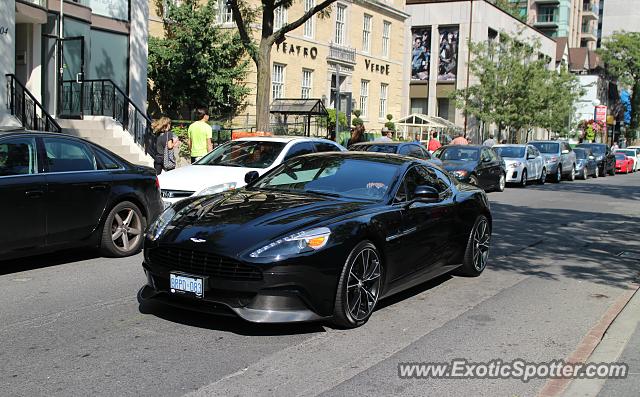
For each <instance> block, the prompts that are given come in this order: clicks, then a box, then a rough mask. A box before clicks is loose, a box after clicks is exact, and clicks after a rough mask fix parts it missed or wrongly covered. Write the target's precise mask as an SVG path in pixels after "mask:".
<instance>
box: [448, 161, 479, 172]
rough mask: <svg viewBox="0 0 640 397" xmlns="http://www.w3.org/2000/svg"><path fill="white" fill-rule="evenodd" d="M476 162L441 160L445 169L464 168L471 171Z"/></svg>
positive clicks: (455, 169)
mask: <svg viewBox="0 0 640 397" xmlns="http://www.w3.org/2000/svg"><path fill="white" fill-rule="evenodd" d="M477 165H478V163H477V162H476V161H464V160H443V161H442V167H443V168H444V169H445V170H447V171H457V170H466V171H473V170H474V169H475V168H476V166H477Z"/></svg>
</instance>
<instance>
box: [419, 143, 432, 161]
mask: <svg viewBox="0 0 640 397" xmlns="http://www.w3.org/2000/svg"><path fill="white" fill-rule="evenodd" d="M420 151H421V152H422V156H423V157H422V158H424V159H426V160H431V153H429V152H428V151H427V150H425V149H424V148H423V147H422V146H421V147H420Z"/></svg>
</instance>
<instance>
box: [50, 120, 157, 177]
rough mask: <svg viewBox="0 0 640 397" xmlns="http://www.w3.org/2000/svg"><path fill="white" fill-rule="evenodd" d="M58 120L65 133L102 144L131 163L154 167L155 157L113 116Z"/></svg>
mask: <svg viewBox="0 0 640 397" xmlns="http://www.w3.org/2000/svg"><path fill="white" fill-rule="evenodd" d="M57 121H58V124H60V127H62V132H63V133H65V134H69V135H74V136H77V137H80V138H84V139H86V140H88V141H90V142H93V143H95V144H97V145H100V146H102V147H104V148H106V149H108V150H111V151H112V152H114V153H115V154H117V155H118V156H120V157H122V158H123V159H125V160H127V161H129V162H131V163H134V164H138V165H146V166H149V167H153V158H152V157H151V156H150V155H148V154H146V153H145V150H144V149H143V148H142V147H141V146H140V145H138V144H137V143H136V142H135V141H134V139H133V137H132V136H131V134H130V133H129V132H128V131H125V130H124V129H123V128H122V125H121V124H120V123H118V122H117V121H115V120H114V119H113V118H111V117H106V116H85V118H84V119H83V120H73V119H58V120H57Z"/></svg>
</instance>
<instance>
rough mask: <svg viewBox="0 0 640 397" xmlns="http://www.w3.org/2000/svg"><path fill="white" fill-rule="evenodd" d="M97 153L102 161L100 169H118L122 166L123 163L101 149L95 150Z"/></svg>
mask: <svg viewBox="0 0 640 397" xmlns="http://www.w3.org/2000/svg"><path fill="white" fill-rule="evenodd" d="M94 152H95V153H96V157H97V158H98V161H99V162H100V169H103V170H117V169H118V168H122V164H120V163H119V162H118V161H117V160H116V159H114V158H113V157H111V156H109V155H108V154H106V153H104V152H103V151H101V150H98V149H96V150H94Z"/></svg>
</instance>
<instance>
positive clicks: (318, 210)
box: [159, 189, 376, 257]
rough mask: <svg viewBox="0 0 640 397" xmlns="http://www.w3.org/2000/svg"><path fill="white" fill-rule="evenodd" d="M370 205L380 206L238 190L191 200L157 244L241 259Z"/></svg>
mask: <svg viewBox="0 0 640 397" xmlns="http://www.w3.org/2000/svg"><path fill="white" fill-rule="evenodd" d="M372 205H376V204H373V203H371V202H357V201H355V202H354V201H346V200H343V199H338V198H332V197H322V196H316V195H312V194H294V193H284V192H273V191H253V190H245V189H240V190H237V191H233V192H226V193H222V194H216V195H212V196H203V197H200V198H196V199H191V200H189V204H187V205H186V206H185V207H183V208H181V209H179V210H178V215H177V216H175V217H174V218H173V220H172V221H171V223H170V225H169V227H167V229H166V232H165V233H164V234H163V235H162V236H161V237H160V239H159V244H184V245H188V246H193V247H194V248H195V247H196V246H197V247H198V249H201V250H207V251H211V252H215V253H217V254H221V255H225V256H228V257H239V255H240V254H242V253H243V252H245V251H246V250H248V249H250V248H256V246H258V245H259V246H262V245H266V244H268V243H269V242H271V241H273V240H275V239H277V238H279V237H283V236H287V235H289V234H291V233H294V232H297V231H302V230H304V229H307V228H314V227H317V226H318V225H321V224H326V223H327V222H328V221H330V220H332V219H334V218H337V217H341V216H344V215H346V214H354V213H355V212H357V211H359V210H361V209H363V208H364V207H367V206H372ZM193 239H195V240H198V241H199V243H198V242H194V241H193ZM202 240H204V241H202ZM258 248H259V247H258Z"/></svg>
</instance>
